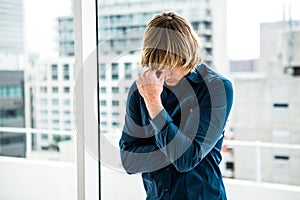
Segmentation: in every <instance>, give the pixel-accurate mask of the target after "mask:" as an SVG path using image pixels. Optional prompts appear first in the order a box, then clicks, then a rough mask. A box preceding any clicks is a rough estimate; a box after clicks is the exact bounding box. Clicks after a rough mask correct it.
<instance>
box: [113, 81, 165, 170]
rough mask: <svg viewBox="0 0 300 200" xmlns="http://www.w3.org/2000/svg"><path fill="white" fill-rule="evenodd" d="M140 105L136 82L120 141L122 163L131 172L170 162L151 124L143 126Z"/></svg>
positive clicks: (129, 99)
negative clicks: (159, 144) (158, 143)
mask: <svg viewBox="0 0 300 200" xmlns="http://www.w3.org/2000/svg"><path fill="white" fill-rule="evenodd" d="M139 106H140V102H139V95H138V93H137V87H136V84H135V83H134V84H133V85H132V86H131V88H130V91H129V93H128V98H127V106H126V116H125V125H124V128H123V132H122V137H121V139H120V141H119V146H120V154H121V161H122V165H123V167H124V169H125V170H126V171H127V172H128V173H130V174H133V173H139V172H151V171H155V170H158V169H161V168H163V167H165V166H167V165H169V164H170V162H169V161H167V159H166V156H165V155H164V154H163V153H162V151H161V150H160V149H159V148H158V146H157V145H156V144H155V137H154V134H155V133H154V131H153V128H152V126H151V124H150V123H149V124H148V125H147V126H146V127H145V126H143V124H142V116H141V108H140V107H139Z"/></svg>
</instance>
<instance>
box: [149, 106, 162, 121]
mask: <svg viewBox="0 0 300 200" xmlns="http://www.w3.org/2000/svg"><path fill="white" fill-rule="evenodd" d="M146 107H147V110H148V113H149V115H150V117H151V119H154V118H155V117H156V116H157V115H158V114H159V113H160V112H161V111H162V110H163V109H164V107H163V105H162V104H161V103H159V104H153V103H151V104H146Z"/></svg>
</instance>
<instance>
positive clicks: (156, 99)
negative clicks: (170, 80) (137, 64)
mask: <svg viewBox="0 0 300 200" xmlns="http://www.w3.org/2000/svg"><path fill="white" fill-rule="evenodd" d="M164 77H165V76H164V74H163V73H161V74H160V76H159V77H157V75H156V71H154V70H148V71H146V72H144V73H142V74H141V75H140V76H139V78H138V79H137V81H136V84H137V87H138V90H139V93H140V94H141V95H142V97H143V98H144V101H145V103H146V106H147V110H148V112H149V114H150V117H151V118H152V119H153V118H154V117H155V116H156V115H158V114H159V113H160V112H161V111H162V110H163V105H162V103H161V99H160V95H161V93H162V91H163V84H164V79H165V78H164Z"/></svg>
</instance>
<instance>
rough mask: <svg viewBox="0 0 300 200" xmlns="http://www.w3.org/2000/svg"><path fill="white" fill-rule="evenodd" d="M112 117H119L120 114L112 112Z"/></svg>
mask: <svg viewBox="0 0 300 200" xmlns="http://www.w3.org/2000/svg"><path fill="white" fill-rule="evenodd" d="M112 116H114V117H118V116H120V113H118V112H113V113H112Z"/></svg>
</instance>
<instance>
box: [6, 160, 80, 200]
mask: <svg viewBox="0 0 300 200" xmlns="http://www.w3.org/2000/svg"><path fill="white" fill-rule="evenodd" d="M0 177H1V178H0V199H1V200H27V199H28V200H41V199H42V200H54V199H55V200H75V199H76V168H75V165H74V164H72V163H65V162H55V161H31V160H25V159H22V158H9V157H0Z"/></svg>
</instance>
